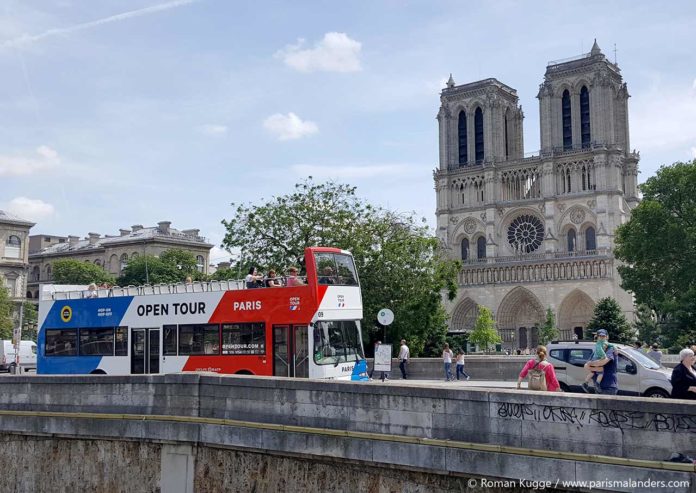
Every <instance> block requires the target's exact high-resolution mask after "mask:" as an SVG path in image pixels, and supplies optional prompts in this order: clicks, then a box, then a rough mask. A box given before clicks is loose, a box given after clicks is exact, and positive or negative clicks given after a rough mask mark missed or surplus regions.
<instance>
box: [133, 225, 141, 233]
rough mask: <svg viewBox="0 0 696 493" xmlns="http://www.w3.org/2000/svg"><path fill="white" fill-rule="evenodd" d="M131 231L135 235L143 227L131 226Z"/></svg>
mask: <svg viewBox="0 0 696 493" xmlns="http://www.w3.org/2000/svg"><path fill="white" fill-rule="evenodd" d="M131 229H132V230H133V233H135V232H136V231H139V230H141V229H143V225H142V224H134V225H133V226H131Z"/></svg>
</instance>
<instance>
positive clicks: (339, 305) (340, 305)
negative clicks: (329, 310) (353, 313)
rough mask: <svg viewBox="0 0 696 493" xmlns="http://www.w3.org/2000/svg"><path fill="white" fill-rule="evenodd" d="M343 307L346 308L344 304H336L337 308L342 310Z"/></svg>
mask: <svg viewBox="0 0 696 493" xmlns="http://www.w3.org/2000/svg"><path fill="white" fill-rule="evenodd" d="M345 306H346V304H345V303H339V304H338V307H339V308H343V307H345Z"/></svg>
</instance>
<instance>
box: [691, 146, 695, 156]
mask: <svg viewBox="0 0 696 493" xmlns="http://www.w3.org/2000/svg"><path fill="white" fill-rule="evenodd" d="M691 157H693V158H694V159H696V147H692V148H691Z"/></svg>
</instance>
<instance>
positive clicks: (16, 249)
mask: <svg viewBox="0 0 696 493" xmlns="http://www.w3.org/2000/svg"><path fill="white" fill-rule="evenodd" d="M21 247H22V241H21V240H20V239H19V236H15V235H10V237H9V238H7V242H6V243H5V258H20V255H21V252H20V250H21Z"/></svg>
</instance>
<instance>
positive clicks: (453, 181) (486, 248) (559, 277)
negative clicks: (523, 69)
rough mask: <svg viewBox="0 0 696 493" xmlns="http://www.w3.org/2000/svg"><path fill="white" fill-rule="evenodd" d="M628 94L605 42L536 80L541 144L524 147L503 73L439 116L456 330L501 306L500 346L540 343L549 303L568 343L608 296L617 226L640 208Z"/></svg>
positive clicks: (448, 99)
mask: <svg viewBox="0 0 696 493" xmlns="http://www.w3.org/2000/svg"><path fill="white" fill-rule="evenodd" d="M628 97H629V94H628V90H627V88H626V84H625V83H624V82H623V79H622V77H621V71H620V69H619V67H618V66H617V65H616V64H614V63H611V62H610V61H609V60H607V58H606V57H605V56H604V55H603V54H602V52H601V50H600V48H599V46H598V45H597V43H596V41H595V43H594V45H593V46H592V50H591V51H590V52H589V53H587V54H585V55H581V56H578V57H574V58H571V59H567V60H560V61H555V62H551V63H549V64H548V65H547V67H546V74H545V75H544V81H543V83H542V84H541V85H540V87H539V94H538V95H537V98H538V99H539V111H540V126H541V150H540V151H538V152H535V153H533V155H525V154H524V146H523V137H522V135H523V132H522V122H523V113H522V108H521V107H520V105H519V104H518V97H517V91H516V90H515V89H513V88H511V87H509V86H507V85H505V84H503V83H502V82H500V81H498V80H496V79H485V80H481V81H478V82H471V83H468V84H463V85H456V84H455V82H454V80H453V79H452V77H451V76H450V79H449V81H448V82H447V87H446V88H445V89H443V90H442V94H441V97H440V100H441V103H442V104H441V106H440V111H439V113H438V115H437V119H438V122H439V127H440V133H439V140H440V166H439V169H437V170H436V171H435V175H434V178H435V189H436V192H437V212H436V214H437V233H438V236H439V238H440V239H441V241H442V243H443V244H444V245H446V247H447V250H448V251H449V252H450V255H451V256H452V257H453V258H458V259H461V261H462V263H463V268H462V270H461V272H460V273H459V286H460V289H459V293H458V296H457V299H455V300H454V301H453V302H452V303H449V304H448V306H447V309H448V312H449V314H450V315H451V318H450V331H451V332H462V331H468V330H471V329H472V327H473V325H474V322H475V320H476V316H477V310H478V308H477V306H478V305H483V306H487V307H489V308H490V309H491V310H492V311H493V315H494V317H495V320H496V322H497V327H498V331H499V334H500V336H501V337H502V339H503V345H504V347H507V348H525V347H534V346H536V345H537V343H538V328H539V327H541V326H542V325H543V323H544V320H545V314H546V309H547V308H550V309H551V310H552V311H553V312H554V314H555V315H556V323H557V326H558V328H559V330H560V332H561V337H562V338H566V339H570V338H572V337H573V335H574V334H578V336H579V337H582V331H583V329H584V328H585V326H586V325H587V323H588V321H589V320H590V318H591V316H592V312H593V308H594V304H595V302H596V301H598V300H599V299H600V298H604V297H607V296H611V297H613V298H615V299H616V300H617V301H618V303H619V304H620V306H621V307H622V309H623V310H624V313H625V314H626V316H627V318H628V319H629V321H630V320H633V300H632V297H631V295H630V294H628V293H627V292H625V291H624V290H622V289H621V287H620V278H619V274H618V271H617V264H618V262H617V261H616V260H615V259H614V256H613V248H614V231H615V229H616V228H617V227H618V226H619V225H620V224H622V223H624V222H626V221H627V220H628V218H629V217H630V214H631V209H632V208H633V207H635V206H636V205H637V203H638V200H639V198H638V183H637V176H638V159H639V154H638V153H637V152H635V151H633V152H632V151H630V147H629V134H628Z"/></svg>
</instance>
